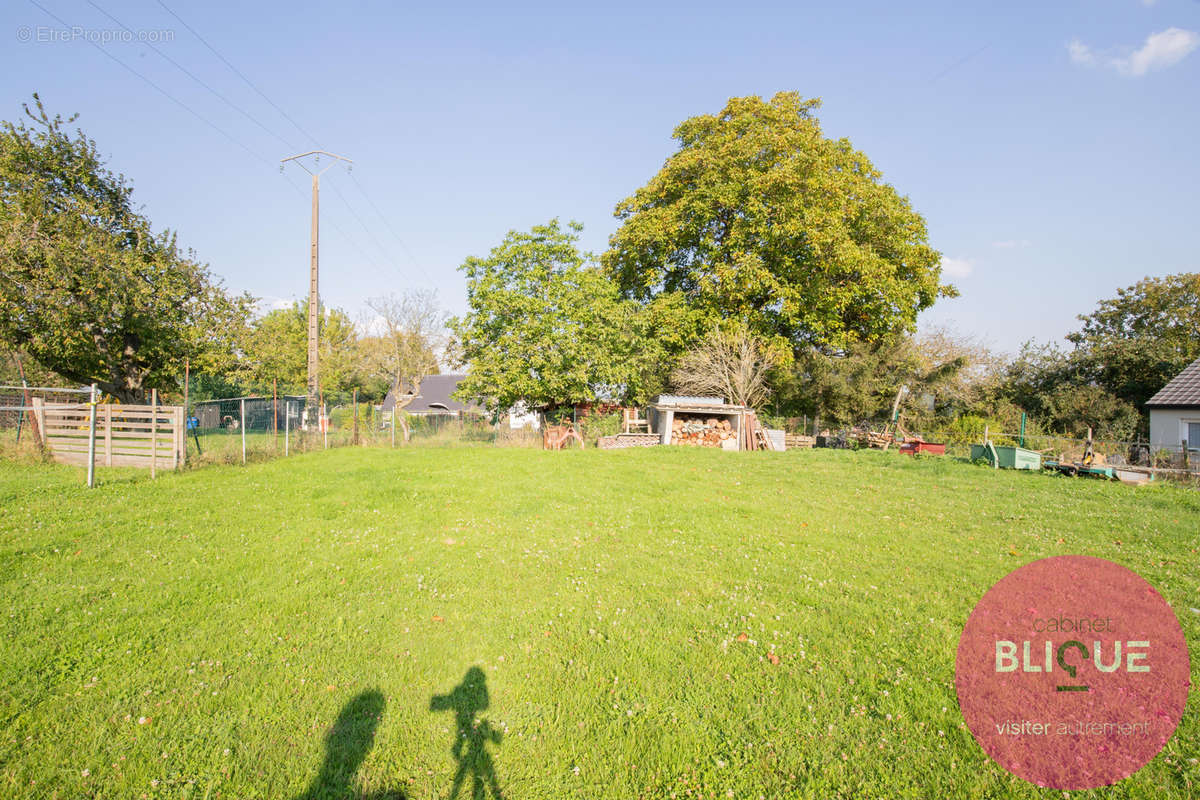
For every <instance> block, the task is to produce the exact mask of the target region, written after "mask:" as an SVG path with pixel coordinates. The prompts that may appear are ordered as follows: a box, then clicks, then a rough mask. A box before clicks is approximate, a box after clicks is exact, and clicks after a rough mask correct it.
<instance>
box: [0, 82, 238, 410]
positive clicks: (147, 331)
mask: <svg viewBox="0 0 1200 800" xmlns="http://www.w3.org/2000/svg"><path fill="white" fill-rule="evenodd" d="M34 100H35V106H36V110H35V111H34V110H30V108H29V107H28V106H26V107H25V113H26V115H27V117H28V118H29V121H30V122H21V123H20V124H13V123H11V122H4V123H2V124H0V336H2V337H3V338H4V340H5V341H6V342H7V343H8V345H9V346H10V347H17V348H20V349H21V350H23V351H24V352H25V353H27V354H28V355H29V356H31V357H32V358H34V359H36V360H37V361H38V362H39V363H40V364H41V365H42V366H43V367H45V368H47V369H50V370H53V371H54V372H56V373H58V374H59V375H62V376H63V377H65V378H67V379H69V380H73V381H78V382H80V383H91V382H95V383H97V384H98V385H99V386H100V388H101V389H103V390H104V391H105V392H107V393H109V394H112V395H114V396H116V397H117V398H119V399H121V400H123V401H138V400H141V399H142V398H144V397H145V395H146V393H147V391H148V390H149V389H150V388H152V387H158V388H174V387H175V386H176V385H177V384H178V381H179V378H180V377H181V374H182V371H183V360H184V358H190V359H191V360H192V362H193V364H194V366H196V367H198V368H200V369H205V370H209V371H215V370H218V369H223V368H225V367H227V366H228V365H229V363H230V362H231V360H232V358H233V356H234V351H235V344H236V342H237V341H238V338H239V335H240V333H241V332H242V329H243V326H244V324H245V320H246V319H247V316H248V314H249V312H250V308H251V303H252V299H251V298H250V297H249V296H248V295H242V296H239V297H231V296H230V295H228V294H226V292H225V291H224V290H223V289H222V287H221V286H220V284H219V282H218V281H217V280H216V279H215V278H214V277H213V276H212V274H211V273H210V272H209V270H208V268H207V267H206V266H204V265H202V264H200V263H198V262H197V261H196V260H195V258H194V257H193V256H192V255H191V254H185V253H183V252H181V251H180V250H179V248H178V246H177V245H176V242H175V237H174V235H173V234H171V233H170V232H169V231H164V232H162V233H158V234H156V233H154V232H153V231H152V230H151V226H150V221H149V220H148V219H146V218H145V217H144V216H142V215H140V214H138V213H136V212H135V211H134V210H133V205H132V191H133V190H132V187H131V186H130V185H129V184H128V182H127V181H126V180H125V178H124V177H123V176H121V175H117V174H114V173H113V172H112V171H110V170H108V169H107V168H106V167H105V166H104V164H103V161H102V160H101V158H100V154H99V152H98V150H97V148H96V144H95V142H93V141H92V140H90V139H88V138H87V137H86V136H84V134H83V132H82V131H76V132H75V135H74V136H71V135H70V134H68V132H67V131H66V130H65V126H66V125H68V124H69V123H71V122H72V121H74V119H75V118H74V117H72V118H71V119H68V120H64V119H63V118H62V117H61V116H58V115H55V116H53V117H51V116H50V115H49V114H48V113H47V112H46V110H45V108H44V107H43V105H42V102H41V100H40V99H38V97H37V95H34ZM30 123H31V124H30Z"/></svg>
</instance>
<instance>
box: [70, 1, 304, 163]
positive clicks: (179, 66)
mask: <svg viewBox="0 0 1200 800" xmlns="http://www.w3.org/2000/svg"><path fill="white" fill-rule="evenodd" d="M87 2H88V5H90V6H91V7H92V8H94V9H96V10H97V11H99V12H100V13H101V14H103V15H104V16H106V17H108V18H109V19H110V20H112V21H113V22H114V23H116V24H117V26H118V27H120V28H122V29H124V30H125V31H126V32H127V33H130V34H132V33H133V31H132V30H130V29H129V28H128V27H126V26H125V25H124V24H123V23H122V22H121V21H120V20H119V19H117V18H116V17H114V16H113V15H112V14H110V13H108V12H107V11H105V10H104V9H103V8H101V7H100V6H99V5H98V4H96V3H95V2H93V0H87ZM143 44H145V45H146V46H147V47H149V48H150V49H151V50H153V51H154V52H156V53H158V54H159V55H160V56H162V57H163V58H164V59H166V60H167V61H169V62H170V63H171V64H172V65H174V66H175V68H176V69H178V70H179V71H180V72H182V73H183V74H184V75H187V76H188V77H189V78H191V79H192V80H194V81H195V82H196V83H198V84H200V85H201V86H203V87H204V88H205V89H207V90H208V91H209V92H211V93H212V94H213V95H215V96H216V97H217V98H218V99H220V100H221V101H223V102H224V103H225V105H227V106H229V107H230V108H232V109H233V110H234V111H236V112H238V113H239V114H241V115H242V116H243V117H245V118H246V119H248V120H250V121H251V122H253V123H254V124H255V125H257V126H258V127H260V128H262V129H263V130H264V131H266V132H267V133H268V134H270V135H271V136H274V137H275V138H276V139H278V140H279V141H281V142H283V143H284V144H285V145H287V146H288V148H289V149H295V145H293V144H292V143H291V142H289V141H288V140H287V139H285V138H284V137H283V136H281V135H279V134H278V133H276V132H275V131H273V130H271V129H270V128H268V127H267V126H266V125H264V124H262V123H261V122H259V121H258V120H257V119H256V118H255V117H253V116H252V115H251V114H250V112H248V111H246V110H245V109H243V108H241V107H240V106H238V105H237V104H235V103H234V102H233V101H232V100H230V99H229V98H228V97H226V96H225V95H223V94H221V93H220V92H218V91H217V90H216V89H214V88H213V87H211V86H209V85H208V84H207V83H205V82H204V81H203V80H201V79H200V78H198V77H197V76H196V75H195V74H194V73H192V72H191V71H190V70H189V69H188V68H187V67H185V66H183V65H182V64H180V63H179V62H178V61H176V60H175V59H173V58H171V57H170V56H169V55H167V54H166V53H164V52H163V51H162V50H159V49H158V48H157V47H155V46H154V45H153V44H151V43H150V42H143Z"/></svg>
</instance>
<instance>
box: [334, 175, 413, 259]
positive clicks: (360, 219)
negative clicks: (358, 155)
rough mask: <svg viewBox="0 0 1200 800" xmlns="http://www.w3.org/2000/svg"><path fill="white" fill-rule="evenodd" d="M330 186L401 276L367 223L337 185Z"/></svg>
mask: <svg viewBox="0 0 1200 800" xmlns="http://www.w3.org/2000/svg"><path fill="white" fill-rule="evenodd" d="M350 174H351V175H353V174H354V173H353V172H351V173H350ZM330 185H331V186H332V187H333V191H334V192H336V193H337V196H338V197H339V198H341V200H342V203H343V204H344V205H345V206H346V208H347V209H348V210H349V211H350V214H351V215H352V216H353V217H354V218H355V219H356V220H358V224H359V225H360V226H362V229H363V231H365V232H366V234H367V237H368V238H370V240H371V241H372V242H374V243H375V247H377V248H379V252H380V253H382V254H383V257H384V258H386V259H387V260H388V261H389V262H391V265H392V267H393V269H395V270H396V272H397V273H399V274H400V275H403V270H401V269H400V265H399V264H397V263H396V259H394V258H393V257H392V254H391V253H390V252H388V250H387V248H385V247H384V246H383V244H382V243H381V242H380V241H379V239H378V237H376V236H375V233H374V231H372V230H371V229H370V228H369V227H367V223H366V222H365V221H363V218H362V216H361V215H359V213H358V212H357V211H356V210H355V209H354V206H352V205H350V201H349V200H347V199H346V195H345V194H343V193H342V190H341V189H340V188H338V185H337V183H336V182H335V183H332V184H330Z"/></svg>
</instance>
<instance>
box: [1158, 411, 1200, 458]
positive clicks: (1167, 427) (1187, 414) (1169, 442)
mask: <svg viewBox="0 0 1200 800" xmlns="http://www.w3.org/2000/svg"><path fill="white" fill-rule="evenodd" d="M1189 422H1198V423H1200V407H1196V408H1152V409H1150V444H1151V446H1152V447H1169V448H1171V449H1173V450H1178V449H1179V444H1180V442H1182V441H1183V440H1184V439H1186V438H1187V423H1189Z"/></svg>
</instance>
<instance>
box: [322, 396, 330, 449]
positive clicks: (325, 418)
mask: <svg viewBox="0 0 1200 800" xmlns="http://www.w3.org/2000/svg"><path fill="white" fill-rule="evenodd" d="M321 433H323V434H324V435H325V449H326V450H328V449H329V408H328V407H327V406H326V405H325V404H324V403H321Z"/></svg>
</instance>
